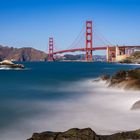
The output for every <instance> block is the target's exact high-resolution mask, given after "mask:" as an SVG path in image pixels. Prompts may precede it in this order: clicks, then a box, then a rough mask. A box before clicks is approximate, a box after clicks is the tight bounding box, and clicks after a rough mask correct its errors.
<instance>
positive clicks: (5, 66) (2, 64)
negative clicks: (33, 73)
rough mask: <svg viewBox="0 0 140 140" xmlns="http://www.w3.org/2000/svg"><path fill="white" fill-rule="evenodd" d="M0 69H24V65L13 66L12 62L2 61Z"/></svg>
mask: <svg viewBox="0 0 140 140" xmlns="http://www.w3.org/2000/svg"><path fill="white" fill-rule="evenodd" d="M0 68H13V69H15V68H20V69H24V68H25V67H24V65H22V64H14V63H13V62H12V61H10V60H4V61H1V62H0Z"/></svg>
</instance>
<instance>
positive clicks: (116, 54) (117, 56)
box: [106, 46, 130, 62]
mask: <svg viewBox="0 0 140 140" xmlns="http://www.w3.org/2000/svg"><path fill="white" fill-rule="evenodd" d="M106 56H107V57H106V59H107V62H119V61H121V60H124V59H126V58H127V57H129V56H130V54H128V53H126V48H125V47H123V46H121V47H119V46H112V47H107V55H106Z"/></svg>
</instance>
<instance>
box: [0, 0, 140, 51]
mask: <svg viewBox="0 0 140 140" xmlns="http://www.w3.org/2000/svg"><path fill="white" fill-rule="evenodd" d="M0 19H1V20H0V44H1V45H4V46H10V47H17V48H21V47H34V48H36V49H39V50H43V51H47V47H48V38H49V37H53V38H54V40H55V47H56V48H57V50H60V49H65V48H68V47H69V45H70V44H71V43H72V42H73V41H74V40H75V38H76V37H77V35H78V34H79V32H80V30H81V29H82V27H83V26H84V25H85V21H86V20H92V21H93V29H94V28H96V30H98V31H99V32H101V34H102V35H103V36H104V37H105V38H106V39H107V40H108V41H109V42H111V44H113V45H116V44H117V45H140V30H139V26H140V0H0ZM93 41H94V35H93Z"/></svg>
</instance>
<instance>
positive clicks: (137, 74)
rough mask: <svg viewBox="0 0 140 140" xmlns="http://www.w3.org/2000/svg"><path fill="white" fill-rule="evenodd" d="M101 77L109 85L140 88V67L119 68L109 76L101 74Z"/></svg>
mask: <svg viewBox="0 0 140 140" xmlns="http://www.w3.org/2000/svg"><path fill="white" fill-rule="evenodd" d="M101 79H102V80H105V81H107V83H108V86H109V87H118V88H124V89H135V90H140V68H139V69H134V70H128V71H125V70H121V71H119V72H117V73H116V74H115V75H113V76H112V77H110V78H109V76H102V77H101Z"/></svg>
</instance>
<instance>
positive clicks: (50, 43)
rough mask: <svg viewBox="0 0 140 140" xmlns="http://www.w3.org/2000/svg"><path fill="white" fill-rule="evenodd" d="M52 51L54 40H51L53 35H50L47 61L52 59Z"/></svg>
mask: <svg viewBox="0 0 140 140" xmlns="http://www.w3.org/2000/svg"><path fill="white" fill-rule="evenodd" d="M53 53H54V40H53V37H50V38H49V54H48V61H54V57H53Z"/></svg>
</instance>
